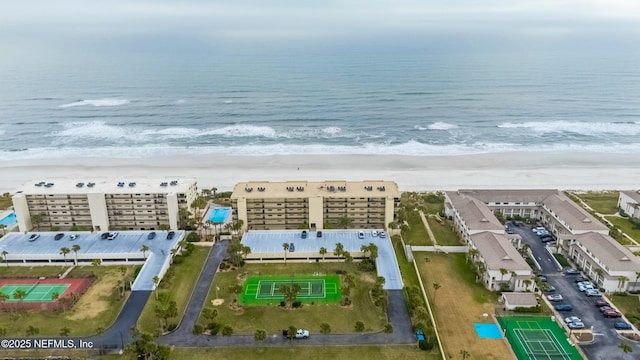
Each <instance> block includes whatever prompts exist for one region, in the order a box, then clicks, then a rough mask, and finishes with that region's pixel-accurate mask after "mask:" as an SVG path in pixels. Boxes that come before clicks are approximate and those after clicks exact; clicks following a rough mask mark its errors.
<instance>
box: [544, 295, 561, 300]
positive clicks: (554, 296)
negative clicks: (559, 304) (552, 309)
mask: <svg viewBox="0 0 640 360" xmlns="http://www.w3.org/2000/svg"><path fill="white" fill-rule="evenodd" d="M547 299H549V301H562V295H560V294H552V295H547Z"/></svg>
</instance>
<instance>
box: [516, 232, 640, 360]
mask: <svg viewBox="0 0 640 360" xmlns="http://www.w3.org/2000/svg"><path fill="white" fill-rule="evenodd" d="M511 229H512V230H513V232H514V233H516V234H519V235H520V236H521V237H522V242H523V244H524V243H526V244H529V245H530V246H531V251H532V253H533V255H534V256H535V257H536V260H537V261H538V263H539V264H540V267H541V268H542V275H544V276H545V277H546V279H547V282H548V284H549V285H551V286H553V287H555V291H553V292H548V293H545V296H546V295H549V294H560V295H562V297H563V300H562V301H554V302H552V304H561V303H562V304H570V305H571V306H572V307H573V309H572V310H571V311H563V312H559V314H560V316H562V318H566V317H569V316H577V317H579V318H581V319H582V321H583V323H584V324H585V328H586V329H593V332H594V334H595V335H596V341H595V343H594V344H592V345H585V346H582V349H583V351H584V352H585V353H586V354H587V356H588V357H589V358H590V359H627V358H628V359H632V358H634V357H631V355H630V354H628V355H625V354H624V353H623V352H622V350H620V348H618V345H619V344H620V342H621V340H620V338H619V337H618V335H617V333H616V330H615V329H614V323H615V322H616V321H620V320H621V319H615V318H606V317H604V315H603V314H602V313H601V312H600V310H599V308H598V307H596V306H595V305H594V304H595V301H596V300H598V299H604V298H598V297H588V296H586V295H585V294H584V293H582V292H580V291H579V290H578V286H577V285H576V282H575V280H576V278H577V276H578V275H565V274H564V273H563V272H562V271H561V269H558V266H557V263H556V261H555V259H554V258H553V256H552V255H551V254H550V253H549V252H548V251H547V250H546V248H545V245H544V244H543V243H542V242H541V241H540V238H539V237H538V235H536V234H535V233H534V232H533V231H532V230H531V228H530V227H529V226H526V225H521V226H511ZM550 246H553V245H550ZM629 344H630V345H631V346H632V348H633V352H632V354H636V355H637V354H638V353H640V346H638V345H637V344H632V343H629Z"/></svg>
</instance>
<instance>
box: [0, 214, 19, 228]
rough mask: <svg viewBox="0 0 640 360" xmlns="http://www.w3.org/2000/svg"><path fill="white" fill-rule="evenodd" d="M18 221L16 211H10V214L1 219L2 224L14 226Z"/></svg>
mask: <svg viewBox="0 0 640 360" xmlns="http://www.w3.org/2000/svg"><path fill="white" fill-rule="evenodd" d="M17 222H18V220H16V213H14V212H11V213H9V215H7V216H5V217H3V218H2V220H0V224H1V225H6V226H13V225H15V224H16V223H17Z"/></svg>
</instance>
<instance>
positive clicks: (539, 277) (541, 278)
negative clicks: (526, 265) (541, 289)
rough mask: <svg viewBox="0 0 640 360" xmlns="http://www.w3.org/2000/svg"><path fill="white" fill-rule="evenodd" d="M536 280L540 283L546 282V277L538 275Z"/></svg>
mask: <svg viewBox="0 0 640 360" xmlns="http://www.w3.org/2000/svg"><path fill="white" fill-rule="evenodd" d="M538 280H540V281H542V282H547V277H546V276H544V275H538Z"/></svg>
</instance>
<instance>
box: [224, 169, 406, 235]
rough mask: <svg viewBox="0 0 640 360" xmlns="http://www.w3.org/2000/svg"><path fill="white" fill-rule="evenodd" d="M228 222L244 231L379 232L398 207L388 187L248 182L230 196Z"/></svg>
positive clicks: (372, 183) (391, 186)
mask: <svg viewBox="0 0 640 360" xmlns="http://www.w3.org/2000/svg"><path fill="white" fill-rule="evenodd" d="M231 201H232V204H233V217H234V221H235V220H242V221H243V223H244V229H249V230H251V229H253V230H284V229H312V230H322V229H328V228H333V229H336V228H338V229H376V228H378V229H382V228H386V226H387V225H388V224H389V223H391V222H392V221H394V220H395V216H396V211H397V209H398V205H399V203H400V192H399V191H398V185H397V184H396V183H395V182H392V181H382V180H367V181H323V182H309V181H286V182H266V181H253V182H243V183H238V184H236V186H235V187H234V189H233V194H231Z"/></svg>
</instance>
